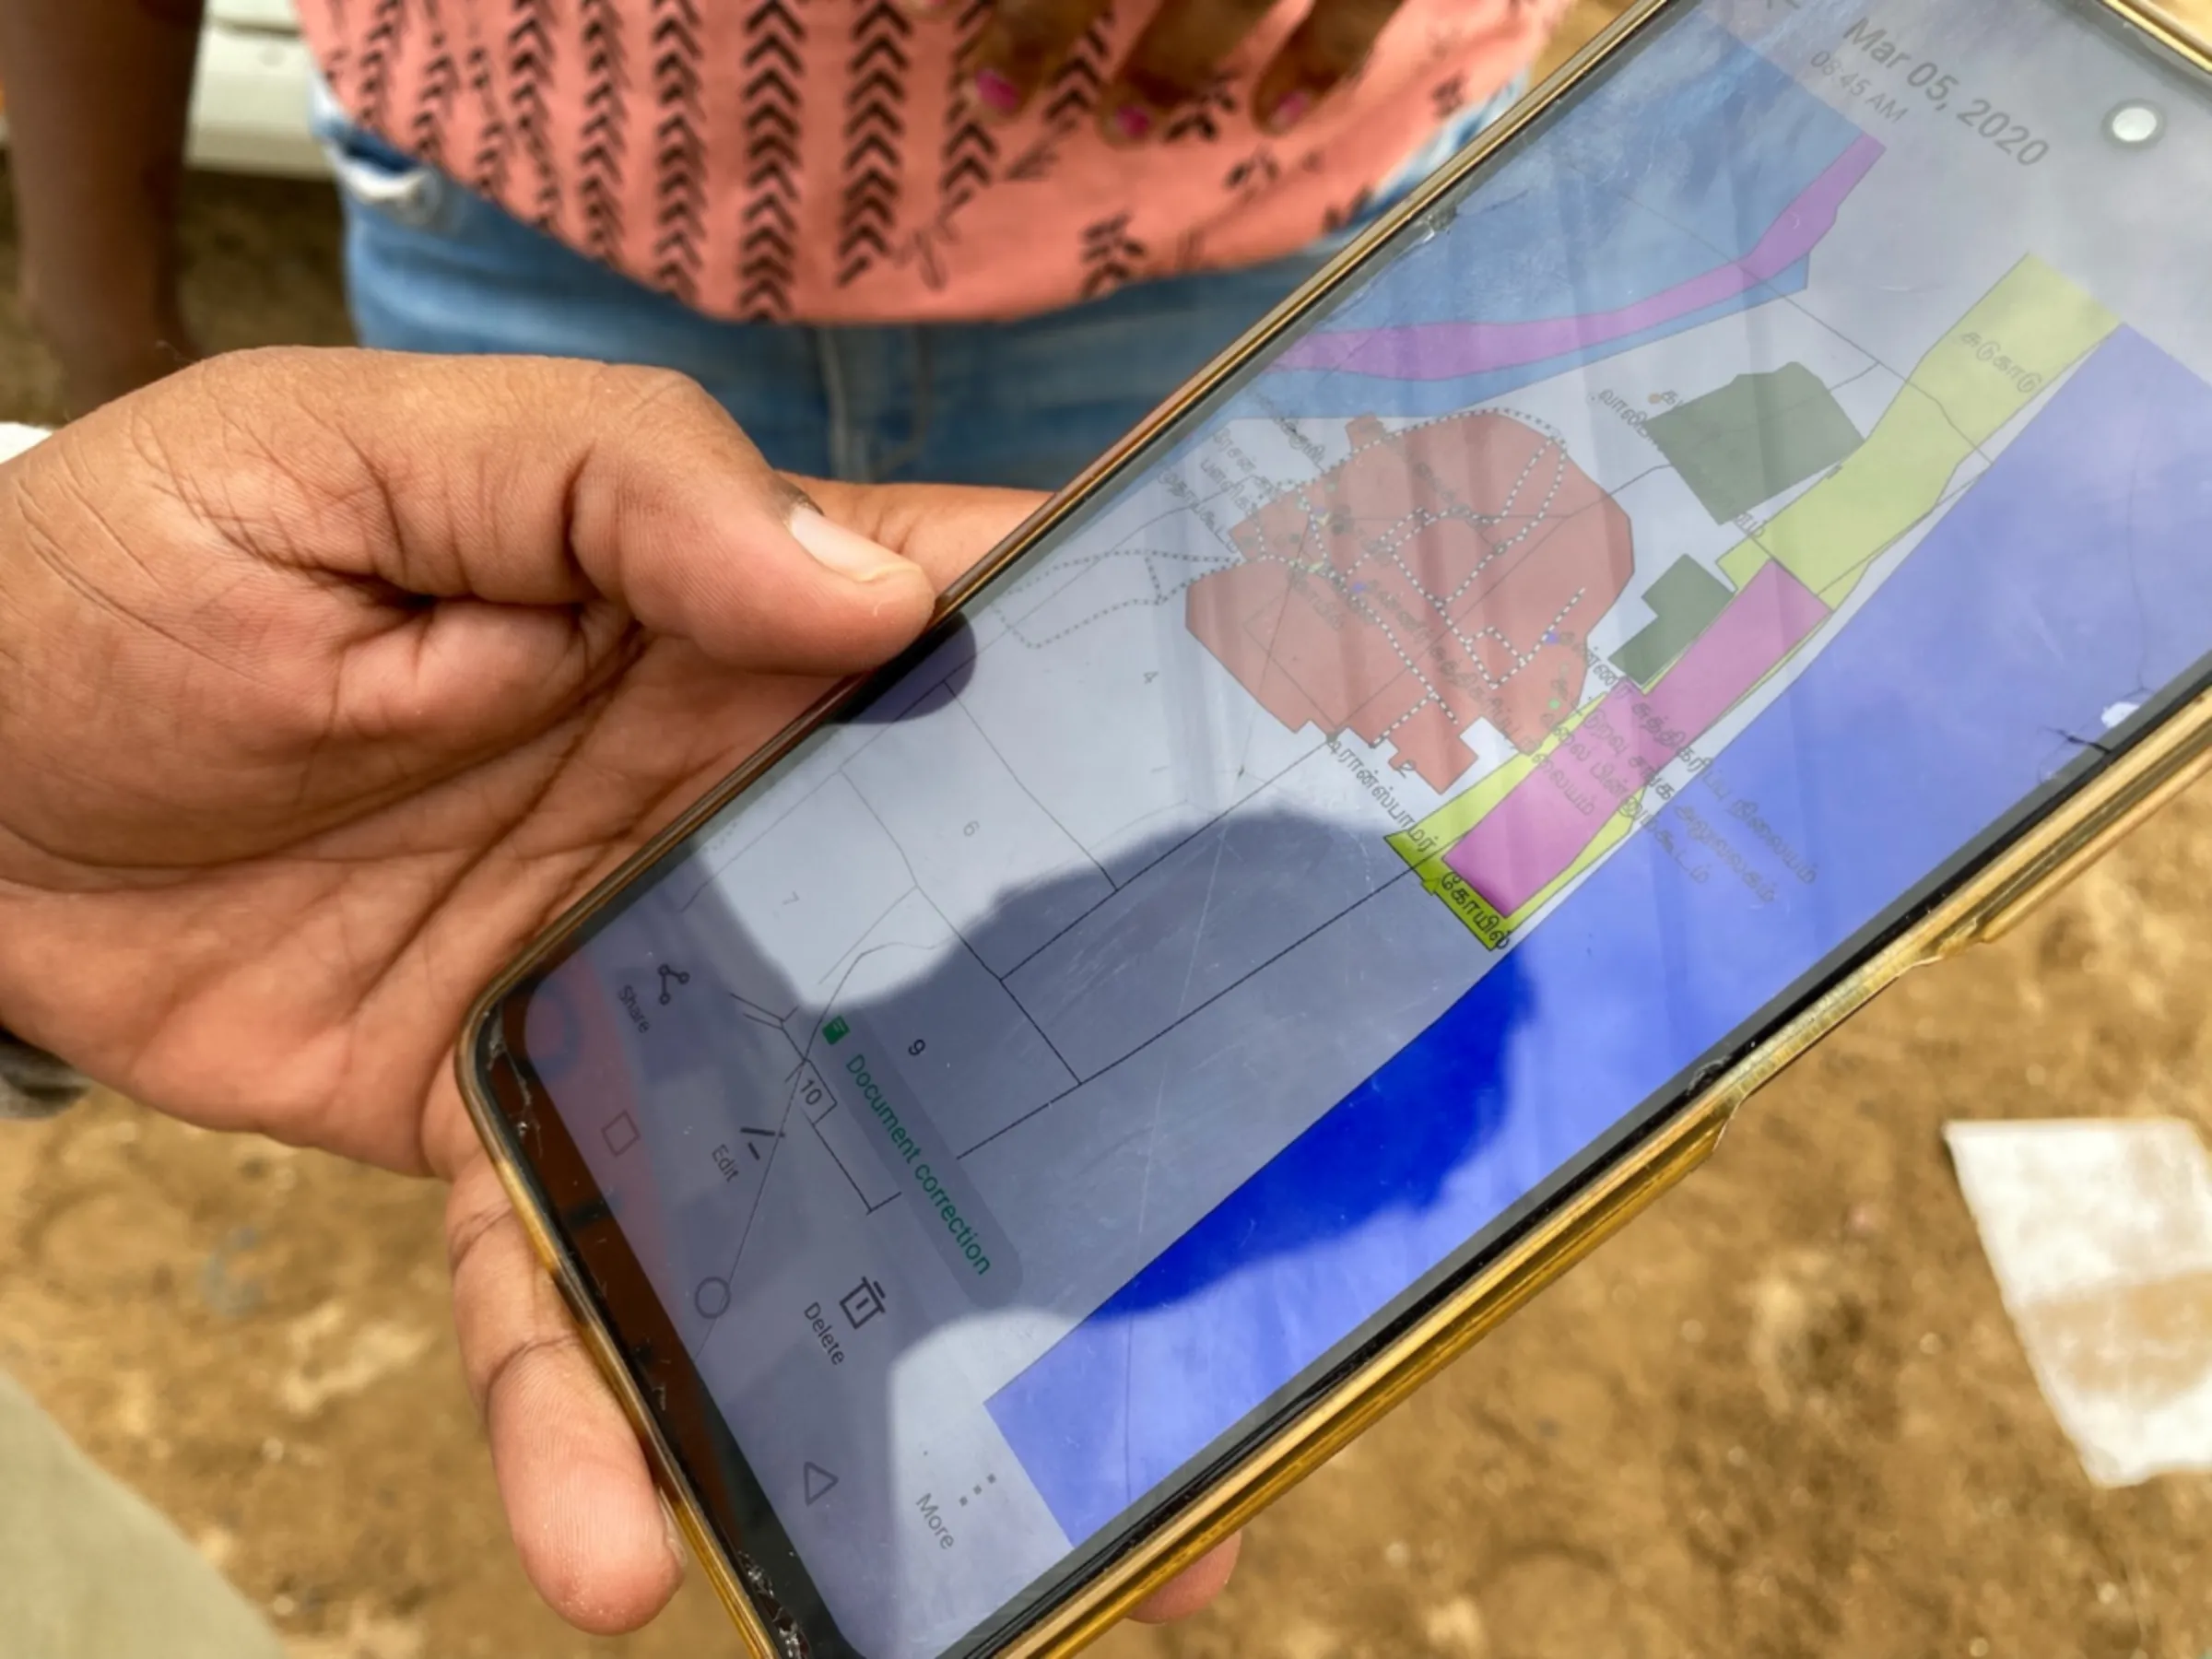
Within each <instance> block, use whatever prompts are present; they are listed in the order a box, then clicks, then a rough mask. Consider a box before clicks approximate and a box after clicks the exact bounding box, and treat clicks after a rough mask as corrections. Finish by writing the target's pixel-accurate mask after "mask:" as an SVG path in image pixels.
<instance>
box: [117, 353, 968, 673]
mask: <svg viewBox="0 0 2212 1659" xmlns="http://www.w3.org/2000/svg"><path fill="white" fill-rule="evenodd" d="M171 385H172V386H173V387H174V392H173V395H175V396H177V397H179V398H186V399H191V398H196V399H199V400H201V401H202V402H203V403H204V404H205V405H206V408H205V409H204V410H203V411H200V412H199V413H201V414H202V415H203V416H204V417H205V418H199V419H193V418H181V419H172V420H167V421H164V423H163V426H164V429H163V432H162V434H161V436H162V441H163V448H164V450H165V451H167V452H169V453H170V454H171V470H172V472H173V473H174V474H175V475H176V476H177V477H179V478H180V479H181V480H182V483H183V487H184V488H185V490H186V493H187V497H188V499H192V498H194V496H195V495H196V496H197V498H198V499H196V500H194V505H195V506H196V507H198V508H199V509H200V511H201V512H202V515H203V517H205V518H206V520H207V521H208V522H209V523H210V524H218V525H219V526H220V527H221V528H222V529H223V531H224V532H225V533H226V535H228V536H229V539H230V540H231V541H232V542H233V543H235V544H237V545H240V546H241V547H242V548H243V549H244V550H245V551H247V552H249V553H251V554H253V555H254V556H257V557H258V558H260V559H264V560H265V561H267V562H269V563H271V564H274V565H278V566H291V567H295V568H309V569H310V570H311V573H313V574H318V575H331V574H335V575H339V576H348V577H354V578H358V579H360V580H363V581H367V582H372V583H374V584H376V585H377V586H378V587H380V588H384V589H388V590H396V594H397V596H398V597H400V598H401V599H402V600H406V599H435V600H445V601H455V600H459V601H466V600H476V601H480V602H488V603H489V604H491V605H495V606H546V607H572V606H584V605H589V604H591V603H592V602H593V601H594V600H606V601H610V602H612V603H613V604H614V605H615V606H617V607H618V608H619V609H620V610H622V611H623V612H625V613H627V614H628V615H629V616H631V617H634V618H637V620H639V621H640V622H641V623H642V624H644V625H645V627H646V628H648V629H651V630H653V632H656V633H660V634H665V635H670V636H675V637H678V638H682V639H686V640H688V641H691V642H692V643H694V644H695V645H697V646H698V647H700V650H702V651H703V652H704V653H706V654H708V655H709V656H711V657H712V658H714V659H716V660H717V661H720V662H723V663H725V664H728V665H733V666H742V667H746V668H752V669H770V670H782V671H798V672H840V671H843V670H846V669H850V668H856V667H860V666H864V665H872V664H874V663H877V662H880V661H882V660H883V659H885V658H886V657H888V656H889V655H891V654H892V653H896V652H897V651H898V650H899V649H900V647H902V646H903V645H905V644H906V643H907V642H908V641H910V640H911V639H912V637H913V635H914V634H915V633H916V632H918V631H919V630H920V629H921V628H922V627H923V625H924V623H925V622H926V620H927V619H928V616H929V612H930V607H931V605H932V603H933V591H932V586H931V583H930V581H929V579H928V577H927V576H926V575H925V574H924V572H923V571H921V570H920V569H919V568H917V567H916V566H915V565H913V564H912V563H911V562H910V561H908V560H907V559H902V558H900V557H899V556H898V555H897V554H895V553H893V552H891V551H889V550H888V548H885V547H880V546H878V545H877V544H876V543H875V542H873V541H871V540H869V539H868V538H866V537H865V536H863V535H858V534H856V533H854V532H853V531H851V530H849V529H846V528H845V527H843V526H842V525H841V524H836V523H834V522H832V521H831V520H830V519H829V518H827V517H825V516H824V515H823V513H822V512H820V510H819V509H818V508H817V507H816V506H815V505H814V504H813V503H812V502H810V501H809V500H807V499H806V496H804V495H803V494H802V493H800V491H799V490H798V489H797V488H795V487H794V486H793V485H792V484H790V483H789V482H787V481H786V480H785V479H783V478H782V477H780V476H779V475H778V474H777V473H775V472H774V471H773V470H772V469H771V467H770V466H769V465H768V463H767V462H766V461H765V460H763V459H762V458H761V455H760V453H759V451H758V450H757V449H755V448H754V447H753V445H752V444H751V442H750V441H747V438H746V437H745V434H744V433H742V432H741V431H739V430H738V429H737V427H736V425H735V423H734V422H733V421H732V420H731V419H730V418H729V417H728V416H727V415H726V414H725V413H724V411H723V410H722V408H721V406H719V405H717V404H715V403H714V402H713V401H712V399H711V398H709V397H708V396H707V394H705V393H704V392H702V391H701V390H700V388H699V387H698V386H697V385H696V384H694V383H693V382H690V381H688V380H687V379H685V378H683V377H682V376H680V375H677V374H673V373H669V372H667V371H657V370H641V369H629V368H618V367H612V366H608V365H604V364H595V363H584V362H574V361H568V360H561V359H523V358H429V357H409V356H402V355H398V354H392V353H371V352H350V351H281V352H264V353H249V354H240V355H237V356H233V357H229V358H224V359H216V360H215V361H213V362H211V363H208V364H206V365H204V366H203V367H201V368H199V369H197V370H194V371H191V372H190V373H189V374H187V375H186V376H184V377H182V382H171ZM157 395H159V391H158V392H157ZM147 413H148V414H151V413H153V411H151V410H150V409H149V410H147ZM180 413H181V414H182V415H185V416H187V417H189V416H190V415H191V414H192V413H194V412H193V411H189V410H187V411H180ZM180 448H182V449H183V450H185V451H187V452H189V451H191V450H193V449H196V448H206V449H207V450H208V451H209V453H208V454H207V455H206V456H205V457H195V456H194V455H193V454H191V453H183V454H177V453H175V452H177V451H178V450H179V449H180ZM241 453H245V454H251V455H257V456H266V457H275V458H278V459H279V461H280V465H276V466H260V467H253V468H250V469H244V470H243V472H242V475H241V468H240V467H239V466H238V465H237V457H238V456H239V455H240V454H241ZM195 459H196V460H200V461H202V462H204V464H203V465H194V461H195ZM241 477H242V481H241ZM203 480H219V483H218V484H207V483H203V482H201V481H203ZM241 491H242V492H244V493H245V494H247V495H248V497H249V498H250V499H247V500H241Z"/></svg>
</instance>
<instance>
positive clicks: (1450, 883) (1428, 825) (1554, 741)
mask: <svg viewBox="0 0 2212 1659" xmlns="http://www.w3.org/2000/svg"><path fill="white" fill-rule="evenodd" d="M1603 701H1605V697H1604V696H1603V695H1602V694H1601V695H1600V696H1597V697H1594V698H1593V699H1591V700H1590V701H1588V702H1586V703H1584V704H1583V706H1582V707H1581V708H1579V709H1577V710H1575V712H1573V713H1572V714H1571V715H1569V716H1568V717H1567V718H1566V719H1565V720H1563V721H1561V722H1560V723H1559V724H1558V725H1557V726H1555V727H1553V728H1552V732H1551V735H1550V736H1548V737H1547V738H1546V739H1545V740H1544V742H1543V744H1542V746H1541V747H1538V748H1537V750H1536V752H1535V754H1533V755H1515V756H1514V757H1513V758H1512V759H1511V760H1508V761H1507V762H1506V763H1505V764H1504V765H1503V766H1500V768H1499V769H1498V770H1497V771H1494V772H1492V773H1490V775H1489V776H1488V777H1487V778H1485V779H1483V780H1482V782H1479V783H1477V784H1476V785H1475V786H1474V787H1473V788H1472V789H1468V790H1465V791H1464V792H1462V793H1461V794H1456V795H1453V797H1452V798H1451V799H1450V800H1449V801H1446V802H1445V803H1444V804H1443V805H1442V806H1439V807H1438V808H1437V809H1436V810H1435V811H1434V812H1432V813H1430V815H1429V816H1428V817H1427V818H1423V819H1422V820H1421V821H1420V822H1419V823H1418V824H1416V825H1414V826H1413V828H1412V829H1410V830H1399V831H1398V832H1397V833H1396V834H1395V835H1393V836H1389V837H1386V838H1385V839H1386V840H1387V841H1389V843H1390V848H1391V851H1392V852H1394V853H1396V854H1397V855H1398V856H1399V857H1400V858H1402V859H1404V860H1405V861H1406V863H1407V864H1408V865H1411V866H1412V867H1413V872H1414V874H1415V875H1416V876H1417V877H1419V879H1420V883H1421V886H1422V887H1423V888H1426V889H1427V890H1428V891H1429V892H1430V894H1431V895H1432V896H1433V897H1435V898H1438V899H1441V900H1443V902H1444V905H1445V907H1446V908H1447V909H1449V910H1450V911H1451V912H1452V913H1453V915H1455V916H1457V917H1458V918H1459V919H1460V920H1461V921H1462V922H1464V923H1465V924H1466V928H1467V931H1468V932H1469V933H1471V934H1473V935H1475V936H1476V937H1477V939H1479V940H1481V941H1482V942H1483V943H1484V944H1485V945H1487V946H1488V947H1490V948H1491V949H1492V950H1498V949H1500V948H1502V947H1504V945H1505V941H1506V938H1507V936H1508V935H1510V934H1511V933H1512V930H1513V929H1514V928H1516V927H1518V926H1520V925H1521V924H1522V923H1523V922H1524V921H1525V920H1527V918H1528V916H1529V915H1530V914H1531V913H1532V912H1535V911H1537V910H1540V909H1542V908H1543V906H1544V905H1545V904H1546V903H1547V902H1548V901H1549V900H1550V899H1551V896H1552V895H1553V894H1554V893H1556V892H1558V891H1559V888H1562V887H1565V886H1566V885H1567V883H1569V882H1570V881H1572V880H1573V879H1574V878H1575V877H1577V876H1580V875H1581V874H1582V873H1583V871H1584V870H1586V869H1588V868H1589V867H1590V866H1591V865H1593V864H1594V863H1596V862H1597V860H1598V859H1599V858H1601V857H1603V856H1604V855H1605V854H1606V853H1609V852H1611V851H1612V850H1613V847H1614V845H1615V844H1616V843H1617V842H1618V841H1619V840H1620V839H1621V837H1623V836H1624V835H1626V834H1628V832H1629V830H1630V826H1631V825H1632V824H1633V823H1634V821H1635V819H1634V812H1633V802H1631V803H1630V805H1629V806H1626V807H1624V808H1623V809H1622V810H1620V811H1618V812H1614V813H1611V814H1609V815H1608V816H1607V817H1606V822H1605V825H1604V826H1603V827H1602V828H1601V829H1600V830H1598V832H1597V836H1596V839H1595V840H1594V841H1592V842H1591V843H1590V845H1589V846H1588V847H1586V848H1584V849H1583V853H1582V855H1581V856H1580V857H1578V858H1577V859H1576V860H1575V861H1574V863H1573V864H1571V865H1569V866H1568V867H1567V868H1566V869H1565V870H1563V871H1561V872H1560V873H1559V877H1557V878H1556V879H1554V880H1553V881H1551V882H1550V883H1548V884H1547V886H1546V887H1545V888H1544V890H1543V891H1542V892H1540V893H1538V894H1537V895H1536V896H1535V898H1534V899H1531V900H1529V901H1528V902H1527V903H1526V904H1524V905H1523V906H1522V907H1521V908H1520V909H1519V910H1517V911H1515V912H1513V913H1512V915H1510V916H1501V915H1500V914H1499V913H1498V910H1497V907H1496V906H1495V905H1493V904H1491V903H1490V902H1489V900H1487V899H1485V898H1484V897H1483V896H1482V895H1481V894H1480V893H1477V891H1476V890H1475V889H1474V888H1471V887H1469V886H1468V885H1467V883H1466V879H1465V877H1462V876H1461V875H1460V873H1459V872H1458V871H1456V870H1454V869H1453V868H1452V866H1451V865H1447V864H1446V863H1445V862H1444V854H1445V853H1449V852H1451V851H1452V849H1453V847H1455V846H1457V845H1458V844H1459V841H1460V840H1461V838H1462V837H1464V836H1465V835H1466V833H1467V832H1468V831H1469V830H1473V829H1474V828H1475V826H1476V825H1477V824H1478V823H1480V822H1481V821H1482V820H1483V819H1484V818H1487V817H1488V816H1489V814H1490V812H1491V811H1492V809H1494V808H1495V807H1496V806H1498V805H1499V804H1500V802H1501V801H1503V800H1504V799H1505V797H1506V796H1507V795H1509V794H1512V792H1513V791H1514V790H1515V789H1517V788H1518V787H1520V784H1521V782H1522V780H1523V779H1524V778H1526V777H1527V776H1528V774H1529V773H1531V772H1533V771H1535V770H1536V768H1537V767H1539V766H1541V765H1542V764H1543V763H1544V760H1545V758H1546V757H1547V756H1548V755H1549V754H1550V753H1551V751H1552V750H1553V749H1555V748H1557V747H1559V745H1560V744H1562V743H1564V742H1565V741H1566V740H1567V739H1568V738H1569V737H1570V736H1571V735H1573V733H1574V729H1575V728H1576V727H1577V726H1579V725H1581V724H1583V721H1584V720H1587V719H1588V718H1589V717H1590V715H1591V714H1592V712H1594V711H1595V710H1596V708H1597V706H1598V704H1599V703H1602V702H1603ZM1641 798H1642V797H1641V795H1639V796H1637V797H1636V799H1637V800H1641Z"/></svg>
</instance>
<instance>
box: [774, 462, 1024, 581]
mask: <svg viewBox="0 0 2212 1659" xmlns="http://www.w3.org/2000/svg"><path fill="white" fill-rule="evenodd" d="M798 484H799V488H802V489H804V490H805V491H806V493H807V494H808V495H810V496H812V497H813V498H814V499H815V500H817V501H818V502H820V503H821V507H822V511H823V512H826V513H828V514H829V515H830V517H831V518H832V519H835V520H836V521H837V522H838V523H839V524H842V525H844V526H845V527H846V528H847V529H850V530H853V531H856V532H858V533H859V534H860V535H865V536H866V537H868V538H869V539H870V540H871V541H876V542H879V543H881V544H882V545H883V546H884V547H890V548H892V549H894V550H896V551H897V552H898V553H899V554H900V555H901V556H902V557H904V558H907V559H912V560H913V561H914V562H915V563H916V564H918V565H920V566H921V567H922V569H923V571H924V572H926V573H927V575H928V576H929V579H930V580H931V581H932V582H935V584H936V585H937V586H938V587H939V588H940V589H942V588H946V587H949V586H951V585H952V583H953V582H955V581H956V580H958V579H959V577H961V576H964V575H966V574H967V573H968V571H969V570H970V569H971V567H972V566H973V565H974V564H975V563H976V562H977V561H978V560H980V559H982V558H983V556H984V555H985V554H987V553H989V552H990V551H991V550H992V549H993V548H994V547H997V546H998V545H999V543H1001V542H1003V541H1005V540H1006V537H1008V536H1009V535H1013V534H1014V532H1015V531H1016V530H1017V529H1018V528H1020V526H1021V524H1022V522H1023V521H1024V520H1025V519H1027V518H1028V517H1029V516H1030V514H1031V513H1032V512H1036V511H1037V509H1038V508H1039V507H1041V506H1042V505H1043V504H1044V502H1045V500H1047V499H1048V498H1046V497H1045V496H1043V495H1041V494H1038V493H1036V492H1035V491H1032V490H1027V489H976V488H953V487H951V486H948V485H943V484H888V485H862V484H837V483H830V482H827V481H817V480H815V479H813V478H801V479H799V480H798Z"/></svg>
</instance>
